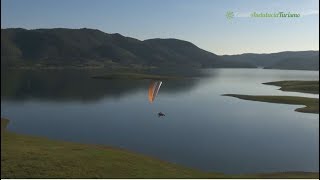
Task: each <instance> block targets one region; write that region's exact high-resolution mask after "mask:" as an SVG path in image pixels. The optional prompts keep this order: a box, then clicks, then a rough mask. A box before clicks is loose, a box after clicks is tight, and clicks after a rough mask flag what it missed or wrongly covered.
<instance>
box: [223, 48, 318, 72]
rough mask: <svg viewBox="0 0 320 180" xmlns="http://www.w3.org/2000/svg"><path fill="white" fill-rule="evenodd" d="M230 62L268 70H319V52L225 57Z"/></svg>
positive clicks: (286, 52)
mask: <svg viewBox="0 0 320 180" xmlns="http://www.w3.org/2000/svg"><path fill="white" fill-rule="evenodd" d="M221 57H222V59H223V60H225V61H229V62H242V63H249V64H251V65H254V66H255V67H263V68H266V69H296V70H319V51H285V52H279V53H271V54H252V53H248V54H240V55H224V56H221Z"/></svg>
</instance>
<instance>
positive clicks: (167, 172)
mask: <svg viewBox="0 0 320 180" xmlns="http://www.w3.org/2000/svg"><path fill="white" fill-rule="evenodd" d="M8 122H9V121H8V120H6V119H3V118H1V135H2V136H1V147H2V148H1V178H319V173H318V172H282V173H265V174H252V175H247V174H243V175H226V174H222V173H211V172H203V171H199V170H194V169H190V168H185V167H182V166H179V165H176V164H173V163H168V162H164V161H161V160H158V159H154V158H150V157H147V156H144V155H140V154H136V153H132V152H129V151H126V150H122V149H117V148H113V147H106V146H99V145H87V144H78V143H70V142H62V141H55V140H49V139H47V138H41V137H34V136H27V135H20V134H16V133H12V132H8V131H7V130H5V127H6V125H7V124H8Z"/></svg>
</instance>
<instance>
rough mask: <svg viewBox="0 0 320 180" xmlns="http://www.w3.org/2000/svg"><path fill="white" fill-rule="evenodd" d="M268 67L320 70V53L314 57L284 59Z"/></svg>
mask: <svg viewBox="0 0 320 180" xmlns="http://www.w3.org/2000/svg"><path fill="white" fill-rule="evenodd" d="M265 68H266V69H291V70H319V54H318V55H316V56H312V57H303V58H287V59H283V60H281V61H279V62H277V63H275V64H273V65H271V66H268V67H265Z"/></svg>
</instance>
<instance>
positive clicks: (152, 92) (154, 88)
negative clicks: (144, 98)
mask: <svg viewBox="0 0 320 180" xmlns="http://www.w3.org/2000/svg"><path fill="white" fill-rule="evenodd" d="M161 84H162V82H161V81H151V83H150V86H149V93H148V98H149V102H150V103H152V102H153V101H154V99H155V98H156V96H157V95H158V92H159V89H160V86H161Z"/></svg>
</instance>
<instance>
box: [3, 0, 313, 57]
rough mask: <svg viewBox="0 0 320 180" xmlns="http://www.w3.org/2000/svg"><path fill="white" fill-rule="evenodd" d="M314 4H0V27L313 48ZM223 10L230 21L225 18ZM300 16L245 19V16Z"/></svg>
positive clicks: (12, 0) (172, 0)
mask: <svg viewBox="0 0 320 180" xmlns="http://www.w3.org/2000/svg"><path fill="white" fill-rule="evenodd" d="M318 7H319V1H318V0H282V1H279V0H269V1H261V0H255V1H253V0H238V1H235V0H1V28H9V27H22V28H27V29H36V28H56V27H64V28H83V27H87V28H93V29H99V30H102V31H104V32H107V33H120V34H122V35H124V36H130V37H134V38H137V39H140V40H144V39H150V38H177V39H183V40H187V41H190V42H192V43H194V44H195V45H197V46H198V47H200V48H203V49H205V50H208V51H211V52H213V53H216V54H219V55H222V54H240V53H270V52H279V51H301V50H318V49H319V41H318V39H319V8H318ZM227 11H233V12H234V14H235V15H236V17H235V18H233V19H231V20H228V19H227V18H226V16H225V14H226V12H227ZM281 11H282V12H291V13H300V14H301V17H299V18H251V17H248V16H247V15H248V14H250V13H251V12H259V13H260V12H262V13H266V12H268V13H274V12H281Z"/></svg>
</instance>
